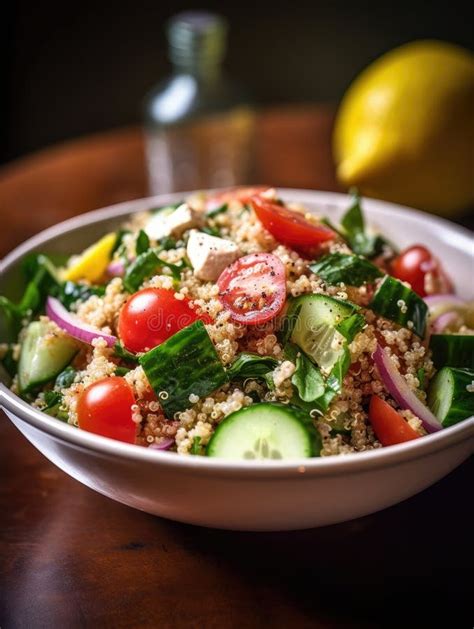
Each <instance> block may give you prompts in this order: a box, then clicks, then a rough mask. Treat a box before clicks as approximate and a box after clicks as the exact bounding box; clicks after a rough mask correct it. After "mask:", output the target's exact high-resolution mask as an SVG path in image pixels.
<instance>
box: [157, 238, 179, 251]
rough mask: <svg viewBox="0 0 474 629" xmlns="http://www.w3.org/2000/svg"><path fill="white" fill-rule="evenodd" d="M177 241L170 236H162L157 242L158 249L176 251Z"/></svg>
mask: <svg viewBox="0 0 474 629" xmlns="http://www.w3.org/2000/svg"><path fill="white" fill-rule="evenodd" d="M177 245H178V241H177V240H175V239H174V238H173V237H172V236H163V238H161V239H160V241H159V242H158V249H159V250H160V251H169V250H170V249H176V247H177Z"/></svg>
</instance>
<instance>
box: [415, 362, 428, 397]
mask: <svg viewBox="0 0 474 629" xmlns="http://www.w3.org/2000/svg"><path fill="white" fill-rule="evenodd" d="M416 377H417V378H418V382H419V383H420V387H419V388H420V390H421V391H424V389H425V378H426V373H425V369H424V367H420V368H419V369H418V371H417V372H416Z"/></svg>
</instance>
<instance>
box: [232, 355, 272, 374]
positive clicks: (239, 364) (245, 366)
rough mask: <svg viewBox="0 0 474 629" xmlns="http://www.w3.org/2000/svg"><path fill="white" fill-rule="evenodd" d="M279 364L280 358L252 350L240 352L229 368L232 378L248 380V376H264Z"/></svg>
mask: <svg viewBox="0 0 474 629" xmlns="http://www.w3.org/2000/svg"><path fill="white" fill-rule="evenodd" d="M277 365H278V360H277V359H276V358H272V357H271V356H259V355H258V354H252V353H250V352H248V353H245V352H243V353H242V354H239V355H238V356H237V358H236V360H235V361H234V362H233V363H232V365H231V366H230V367H229V368H228V369H227V375H228V376H229V378H230V379H231V380H238V379H239V380H246V379H247V378H255V379H258V378H264V377H265V376H266V375H267V374H268V373H270V372H272V371H273V370H274V369H275V367H277Z"/></svg>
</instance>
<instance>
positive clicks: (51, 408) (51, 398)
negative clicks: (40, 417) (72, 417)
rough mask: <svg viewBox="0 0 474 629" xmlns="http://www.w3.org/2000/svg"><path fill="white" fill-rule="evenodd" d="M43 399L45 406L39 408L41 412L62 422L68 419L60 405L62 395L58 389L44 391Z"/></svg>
mask: <svg viewBox="0 0 474 629" xmlns="http://www.w3.org/2000/svg"><path fill="white" fill-rule="evenodd" d="M44 401H45V404H46V406H45V407H43V408H42V409H41V410H42V411H43V413H46V414H47V415H51V417H56V418H57V419H60V420H61V421H64V422H66V421H67V420H68V413H67V410H66V409H65V408H63V406H62V404H63V396H62V394H61V393H60V392H59V391H45V393H44Z"/></svg>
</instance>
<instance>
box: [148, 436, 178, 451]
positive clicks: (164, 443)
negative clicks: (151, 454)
mask: <svg viewBox="0 0 474 629" xmlns="http://www.w3.org/2000/svg"><path fill="white" fill-rule="evenodd" d="M173 444H174V439H171V438H169V439H162V440H161V441H160V443H151V444H150V445H149V446H148V447H149V448H151V449H152V450H169V449H170V448H171V446H172V445H173Z"/></svg>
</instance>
